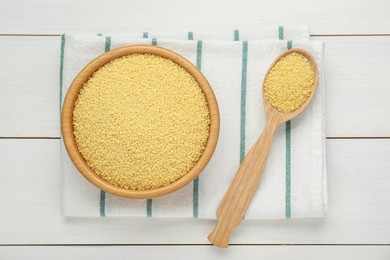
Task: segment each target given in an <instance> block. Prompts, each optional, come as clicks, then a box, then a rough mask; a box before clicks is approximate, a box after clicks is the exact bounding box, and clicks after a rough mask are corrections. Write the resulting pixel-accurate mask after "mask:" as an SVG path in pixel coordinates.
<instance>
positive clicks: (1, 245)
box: [0, 244, 390, 247]
mask: <svg viewBox="0 0 390 260" xmlns="http://www.w3.org/2000/svg"><path fill="white" fill-rule="evenodd" d="M6 246H13V247H18V246H21V247H22V246H25V247H29V246H31V247H70V246H77V247H83V246H86V247H87V246H103V247H110V246H117V247H122V246H130V247H143V246H145V247H150V246H154V247H161V246H166V247H181V246H183V247H184V246H193V247H201V246H210V247H213V245H212V244H0V247H6ZM229 246H236V247H240V246H245V247H246V246H267V247H268V246H272V247H278V246H291V247H300V246H301V247H305V246H324V247H326V246H357V247H360V246H381V247H388V246H390V244H229Z"/></svg>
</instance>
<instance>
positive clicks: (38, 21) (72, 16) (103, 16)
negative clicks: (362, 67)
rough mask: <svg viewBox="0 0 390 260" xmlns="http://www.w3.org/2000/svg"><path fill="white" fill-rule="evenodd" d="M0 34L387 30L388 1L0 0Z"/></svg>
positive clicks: (364, 32) (388, 23) (346, 31)
mask: <svg viewBox="0 0 390 260" xmlns="http://www.w3.org/2000/svg"><path fill="white" fill-rule="evenodd" d="M0 10H1V13H0V32H1V33H62V32H78V33H79V32H90V33H97V32H110V33H114V32H126V31H130V30H141V31H142V30H150V29H153V30H161V29H164V30H177V29H183V28H184V29H191V30H204V29H216V30H217V29H220V28H238V27H258V26H266V25H281V24H284V25H297V24H298V25H301V24H309V25H311V28H312V33H314V34H374V33H390V31H389V28H390V19H388V17H389V16H390V2H389V1H387V0H374V1H369V2H368V1H364V0H359V1H338V0H321V1H306V0H299V1H283V2H278V1H273V0H265V1H256V0H249V1H230V2H226V1H223V0H219V1H208V0H198V1H180V0H173V1H169V2H166V1H154V2H151V1H126V0H120V1H115V2H108V1H94V3H93V5H91V2H90V1H88V0H77V1H76V0H72V1H60V2H57V1H56V2H53V1H50V0H39V1H33V2H29V1H27V2H23V4H22V5H21V2H20V1H12V0H8V1H1V2H0Z"/></svg>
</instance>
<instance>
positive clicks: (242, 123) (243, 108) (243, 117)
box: [240, 41, 248, 164]
mask: <svg viewBox="0 0 390 260" xmlns="http://www.w3.org/2000/svg"><path fill="white" fill-rule="evenodd" d="M247 67H248V41H243V42H242V68H241V119H240V164H241V162H242V160H244V157H245V125H246V78H247Z"/></svg>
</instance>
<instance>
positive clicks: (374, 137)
mask: <svg viewBox="0 0 390 260" xmlns="http://www.w3.org/2000/svg"><path fill="white" fill-rule="evenodd" d="M1 139H21V140H23V139H28V140H29V139H33V140H34V139H38V140H47V139H48V140H51V139H53V140H59V139H61V137H58V136H56V137H49V136H31V137H30V136H19V137H15V136H0V140H1ZM326 139H327V140H335V139H336V140H337V139H340V140H348V139H351V140H354V139H358V140H361V139H390V136H329V137H326Z"/></svg>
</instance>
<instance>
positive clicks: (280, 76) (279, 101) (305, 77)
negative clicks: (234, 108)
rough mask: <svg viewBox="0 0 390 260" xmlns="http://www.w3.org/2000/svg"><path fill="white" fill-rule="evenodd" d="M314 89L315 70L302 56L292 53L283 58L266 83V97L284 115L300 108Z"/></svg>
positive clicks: (273, 68)
mask: <svg viewBox="0 0 390 260" xmlns="http://www.w3.org/2000/svg"><path fill="white" fill-rule="evenodd" d="M313 88H314V69H313V67H312V65H311V64H310V62H309V60H308V59H307V58H306V57H304V56H303V55H301V54H298V53H291V54H289V55H287V56H285V57H283V58H281V59H280V60H279V61H278V62H277V63H276V64H275V65H274V66H273V67H272V69H271V71H270V72H269V73H268V75H267V77H266V79H265V82H264V91H265V97H266V98H267V99H268V101H269V102H270V103H271V105H272V106H273V107H275V108H276V109H278V110H279V111H280V112H283V113H290V112H293V111H295V110H297V109H298V108H300V107H301V106H302V105H303V104H304V103H305V102H306V100H307V99H308V97H309V96H310V94H311V93H312V91H313Z"/></svg>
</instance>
